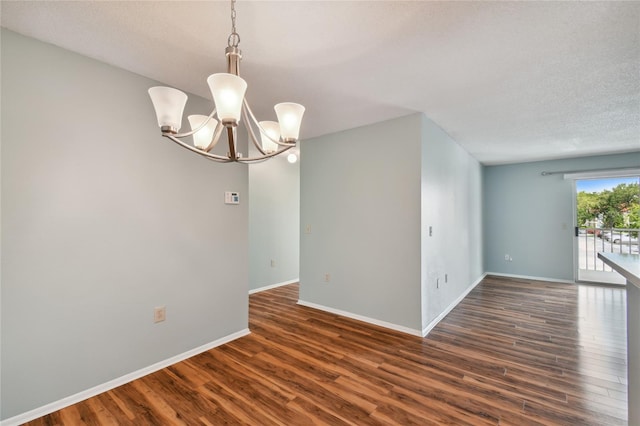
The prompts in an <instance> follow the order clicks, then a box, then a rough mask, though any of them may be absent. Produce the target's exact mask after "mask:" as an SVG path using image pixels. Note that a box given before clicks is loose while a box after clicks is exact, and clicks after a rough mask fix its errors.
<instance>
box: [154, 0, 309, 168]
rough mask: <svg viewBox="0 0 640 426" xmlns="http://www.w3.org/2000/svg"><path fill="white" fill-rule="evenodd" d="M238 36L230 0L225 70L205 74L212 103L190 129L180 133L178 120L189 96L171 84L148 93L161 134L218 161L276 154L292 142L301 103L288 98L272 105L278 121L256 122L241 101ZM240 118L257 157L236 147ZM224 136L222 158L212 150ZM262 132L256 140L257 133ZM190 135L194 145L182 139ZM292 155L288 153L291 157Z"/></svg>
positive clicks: (250, 159)
mask: <svg viewBox="0 0 640 426" xmlns="http://www.w3.org/2000/svg"><path fill="white" fill-rule="evenodd" d="M239 43H240V36H239V35H238V33H237V32H236V9H235V0H231V34H230V35H229V38H228V39H227V44H228V46H227V48H226V49H225V55H226V57H227V72H226V73H218V74H212V75H210V76H209V78H207V83H208V85H209V89H210V90H211V95H212V97H213V102H214V105H215V108H214V110H213V111H212V112H211V114H209V115H208V116H206V115H190V116H189V117H187V118H188V120H189V124H190V126H191V131H190V132H186V133H178V131H179V130H180V126H181V124H182V114H183V112H184V107H185V105H186V103H187V95H186V94H185V93H184V92H182V91H180V90H177V89H173V88H171V87H161V86H158V87H152V88H150V89H149V96H151V101H152V102H153V107H154V109H155V112H156V117H157V119H158V126H160V131H161V132H162V136H164V137H166V138H168V139H170V140H171V141H173V142H175V143H177V144H178V145H180V146H181V147H183V148H186V149H188V150H190V151H192V152H195V153H196V154H199V155H201V156H203V157H205V158H207V159H209V160H212V161H218V162H221V163H230V162H238V163H253V162H258V161H263V160H266V159H269V158H271V157H275V156H276V155H278V154H281V153H283V152H285V151H288V150H289V149H291V148H293V147H295V146H296V142H297V141H298V138H299V133H300V124H301V122H302V115H303V114H304V107H303V106H302V105H300V104H296V103H292V102H284V103H279V104H277V105H275V107H274V109H275V112H276V116H277V117H278V121H277V122H275V121H258V120H257V119H256V117H255V115H254V114H253V111H251V107H250V106H249V104H248V103H247V100H246V99H245V96H244V95H245V92H246V90H247V83H246V82H245V81H244V80H243V79H242V78H241V77H240V60H241V59H242V52H241V51H240V49H239V48H238V44H239ZM241 119H242V120H244V123H245V127H246V129H247V134H248V137H249V139H250V140H251V142H253V145H254V146H255V147H256V148H257V150H258V152H259V153H260V155H256V156H254V157H246V158H245V157H242V154H240V153H239V152H238V149H237V139H238V138H237V127H238V124H239V123H240V120H241ZM225 130H226V134H227V141H228V144H229V151H228V152H227V155H226V156H222V155H216V154H213V153H211V150H212V149H213V147H214V146H216V144H217V143H218V141H219V140H220V137H221V136H222V133H225ZM256 130H257V131H259V133H260V142H258V138H257V137H256ZM189 136H192V137H193V145H190V144H188V143H186V142H183V141H181V140H180V139H183V138H187V137H189ZM290 157H291V155H290Z"/></svg>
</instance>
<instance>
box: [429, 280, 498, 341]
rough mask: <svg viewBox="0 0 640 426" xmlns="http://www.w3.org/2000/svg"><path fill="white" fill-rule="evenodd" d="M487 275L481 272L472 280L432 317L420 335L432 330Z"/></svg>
mask: <svg viewBox="0 0 640 426" xmlns="http://www.w3.org/2000/svg"><path fill="white" fill-rule="evenodd" d="M486 276H487V274H483V275H482V276H481V277H480V278H478V279H477V280H476V281H474V282H473V283H472V284H471V285H470V286H469V288H467V289H466V290H465V291H464V293H462V294H461V295H460V296H458V298H457V299H456V300H454V301H453V302H451V304H449V306H447V308H446V309H445V310H444V311H442V312H441V313H440V315H438V316H437V317H435V318H434V319H433V321H431V322H430V323H429V324H427V326H426V327H425V328H423V329H422V337H425V336H426V335H427V334H429V332H430V331H431V330H433V328H434V327H435V326H436V325H438V323H439V322H440V321H442V320H443V319H444V317H446V316H447V315H448V314H449V312H451V311H452V310H453V308H455V307H456V306H458V303H460V302H462V300H463V299H464V298H465V297H467V295H468V294H469V293H471V291H472V290H473V289H474V288H476V286H477V285H478V284H480V282H481V281H482V280H483V279H484V278H485V277H486Z"/></svg>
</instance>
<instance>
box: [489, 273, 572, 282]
mask: <svg viewBox="0 0 640 426" xmlns="http://www.w3.org/2000/svg"><path fill="white" fill-rule="evenodd" d="M485 275H486V276H488V275H495V276H496V277H506V278H522V279H524V280H534V281H549V282H552V283H565V284H575V283H576V282H575V281H574V280H560V279H558V278H546V277H531V276H529V275H516V274H502V273H499V272H487V273H486V274H485Z"/></svg>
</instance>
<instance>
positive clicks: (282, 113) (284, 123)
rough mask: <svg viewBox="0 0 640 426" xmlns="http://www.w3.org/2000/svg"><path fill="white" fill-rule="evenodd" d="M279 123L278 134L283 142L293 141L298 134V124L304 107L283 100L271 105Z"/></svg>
mask: <svg viewBox="0 0 640 426" xmlns="http://www.w3.org/2000/svg"><path fill="white" fill-rule="evenodd" d="M273 108H274V109H275V110H276V115H277V116H278V122H279V123H280V136H282V140H284V141H285V142H294V141H297V140H298V137H299V136H300V124H301V123H302V116H303V115H304V107H303V106H302V105H300V104H294V103H292V102H284V103H281V104H278V105H276V106H275V107H273Z"/></svg>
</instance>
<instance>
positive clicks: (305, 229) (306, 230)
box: [304, 225, 311, 234]
mask: <svg viewBox="0 0 640 426" xmlns="http://www.w3.org/2000/svg"><path fill="white" fill-rule="evenodd" d="M304 233H305V234H310V233H311V225H307V226H305V227H304Z"/></svg>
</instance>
